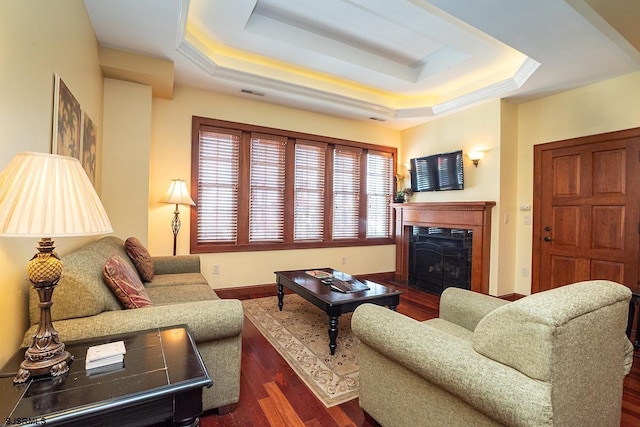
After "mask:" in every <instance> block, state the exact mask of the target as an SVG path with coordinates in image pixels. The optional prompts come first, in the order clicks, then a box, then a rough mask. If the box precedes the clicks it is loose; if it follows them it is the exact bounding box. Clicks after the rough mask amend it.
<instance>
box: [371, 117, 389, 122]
mask: <svg viewBox="0 0 640 427" xmlns="http://www.w3.org/2000/svg"><path fill="white" fill-rule="evenodd" d="M369 120H374V121H376V122H386V120H385V119H381V118H380V117H369Z"/></svg>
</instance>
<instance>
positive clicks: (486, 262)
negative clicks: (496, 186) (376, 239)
mask: <svg viewBox="0 0 640 427" xmlns="http://www.w3.org/2000/svg"><path fill="white" fill-rule="evenodd" d="M495 204H496V203H495V202H434V203H394V204H393V205H392V206H393V208H394V210H395V214H396V228H395V241H396V271H395V275H394V276H395V280H396V281H398V282H400V283H404V284H409V263H410V255H409V245H410V242H411V240H412V238H413V234H414V227H433V228H442V229H456V230H468V232H469V233H470V235H471V239H470V240H471V242H470V243H468V242H467V243H468V244H470V246H471V255H470V257H471V267H470V269H471V271H470V273H469V274H470V288H471V290H472V291H476V292H480V293H484V294H488V293H489V266H490V253H491V209H492V208H493V206H495ZM443 256H444V253H443Z"/></svg>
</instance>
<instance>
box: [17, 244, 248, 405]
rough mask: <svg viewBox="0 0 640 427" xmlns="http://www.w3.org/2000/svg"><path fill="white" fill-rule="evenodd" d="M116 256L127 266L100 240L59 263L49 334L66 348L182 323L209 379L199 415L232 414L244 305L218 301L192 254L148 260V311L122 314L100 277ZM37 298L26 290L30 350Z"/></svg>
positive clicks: (119, 247)
mask: <svg viewBox="0 0 640 427" xmlns="http://www.w3.org/2000/svg"><path fill="white" fill-rule="evenodd" d="M114 254H118V255H120V256H121V257H122V258H123V259H125V260H126V261H127V262H129V263H130V264H131V267H132V268H133V269H134V270H135V267H134V266H133V263H131V260H130V259H129V257H128V255H127V253H126V251H125V242H124V241H123V240H121V239H119V238H117V237H112V236H110V237H104V238H102V239H100V240H97V241H95V242H92V243H89V244H87V245H85V246H84V247H82V248H80V249H78V250H77V251H74V252H72V253H70V254H68V255H66V256H64V257H63V258H62V262H63V269H64V270H63V273H62V279H61V280H60V282H59V284H58V286H57V287H56V290H55V292H54V294H53V306H52V307H51V314H52V319H53V322H54V327H55V328H56V330H57V331H58V333H59V336H60V338H61V339H62V340H63V341H64V342H69V341H75V340H80V339H84V338H91V337H98V336H104V335H110V334H119V333H125V332H132V331H138V330H145V329H151V328H156V327H163V326H173V325H181V324H186V325H187V327H188V330H189V332H190V334H191V336H192V337H193V339H194V341H195V343H196V345H197V348H198V351H199V352H200V355H201V356H202V360H203V361H204V364H205V366H206V367H207V370H208V372H209V375H210V376H211V378H212V380H213V384H214V385H213V387H211V388H208V389H207V388H205V389H204V390H203V396H202V401H203V402H202V403H203V409H204V410H210V409H214V408H219V409H220V410H221V412H227V411H229V410H233V408H234V407H235V404H236V403H237V402H238V399H239V397H240V358H241V346H242V336H241V333H242V322H243V311H242V305H241V303H240V301H238V300H222V299H219V298H218V296H217V295H216V294H215V292H214V291H213V290H212V289H211V288H210V287H209V285H208V283H207V281H206V279H205V278H204V276H203V275H202V274H201V273H200V258H199V257H198V256H195V255H185V256H175V257H153V264H154V271H155V276H154V277H153V280H152V281H151V282H145V283H144V285H145V288H146V290H147V293H148V295H149V298H150V300H151V301H152V303H153V306H152V307H145V308H138V309H128V310H127V309H124V308H123V306H122V305H121V303H120V301H119V300H118V299H117V298H116V297H115V295H114V293H113V292H112V291H111V290H110V289H109V288H108V287H107V285H106V284H105V283H104V280H103V277H102V271H103V266H104V264H105V262H106V261H107V260H108V259H109V258H110V257H111V256H112V255H114ZM38 303H39V300H38V295H37V293H36V292H35V291H34V290H33V287H31V291H30V295H29V312H30V321H31V327H30V328H29V330H28V331H27V332H26V333H25V336H24V341H23V343H22V344H23V346H25V347H27V346H29V345H31V341H32V337H33V335H34V334H35V333H36V330H37V327H38V325H37V323H38V322H39V318H40V309H39V306H38Z"/></svg>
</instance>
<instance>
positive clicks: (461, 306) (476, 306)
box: [439, 287, 509, 332]
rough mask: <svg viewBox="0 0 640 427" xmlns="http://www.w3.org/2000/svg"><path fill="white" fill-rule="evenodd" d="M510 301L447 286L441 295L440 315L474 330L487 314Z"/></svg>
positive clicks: (444, 318)
mask: <svg viewBox="0 0 640 427" xmlns="http://www.w3.org/2000/svg"><path fill="white" fill-rule="evenodd" d="M508 303H509V301H506V300H502V299H500V298H496V297H492V296H490V295H484V294H480V293H478V292H472V291H469V290H466V289H460V288H453V287H451V288H447V289H445V290H444V292H442V295H441V297H440V314H439V317H440V318H441V319H443V320H446V321H448V322H451V323H455V324H456V325H458V326H462V327H463V328H466V329H468V330H470V331H471V332H473V331H474V330H475V328H476V325H477V324H478V322H480V320H482V318H484V317H485V316H486V315H487V314H489V313H491V312H492V311H493V310H495V309H496V308H498V307H501V306H503V305H505V304H508Z"/></svg>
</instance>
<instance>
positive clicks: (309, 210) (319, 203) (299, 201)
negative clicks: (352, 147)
mask: <svg viewBox="0 0 640 427" xmlns="http://www.w3.org/2000/svg"><path fill="white" fill-rule="evenodd" d="M326 151H327V144H320V143H313V142H298V143H296V153H295V156H296V157H295V162H296V164H295V178H294V179H295V199H294V228H295V229H294V233H293V238H294V240H295V241H316V242H319V241H322V239H323V238H324V204H325V188H324V186H325V179H324V174H325V167H326V162H325V157H326Z"/></svg>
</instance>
